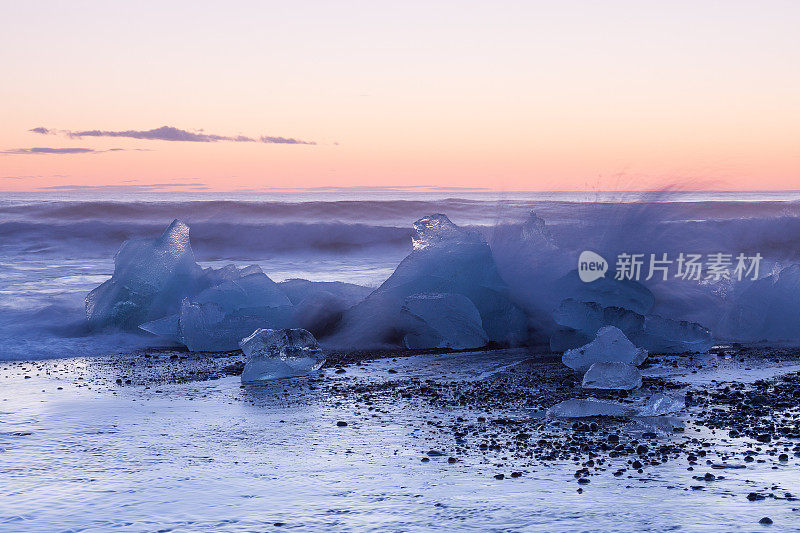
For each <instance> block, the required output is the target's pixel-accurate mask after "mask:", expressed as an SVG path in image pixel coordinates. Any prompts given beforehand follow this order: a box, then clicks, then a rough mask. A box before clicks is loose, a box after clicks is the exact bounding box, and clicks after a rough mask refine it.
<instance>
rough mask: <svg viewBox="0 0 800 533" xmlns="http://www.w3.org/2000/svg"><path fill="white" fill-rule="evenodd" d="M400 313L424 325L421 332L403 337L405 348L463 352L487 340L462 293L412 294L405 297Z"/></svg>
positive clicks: (469, 301)
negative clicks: (447, 349) (408, 315)
mask: <svg viewBox="0 0 800 533" xmlns="http://www.w3.org/2000/svg"><path fill="white" fill-rule="evenodd" d="M403 311H404V312H406V313H409V314H410V315H412V316H413V317H415V318H418V319H419V320H421V321H422V322H423V323H424V325H423V326H422V327H421V328H420V330H418V331H415V332H411V333H407V334H406V336H405V338H404V344H405V346H406V348H451V349H454V350H463V349H470V348H480V347H481V346H485V345H486V343H487V341H488V337H487V335H486V332H485V331H484V330H483V326H482V325H481V315H480V313H479V312H478V309H477V308H476V307H475V305H474V304H473V303H472V301H471V300H470V299H469V298H467V297H466V296H464V295H462V294H439V293H436V294H414V295H412V296H409V297H408V298H406V300H405V305H404V306H403Z"/></svg>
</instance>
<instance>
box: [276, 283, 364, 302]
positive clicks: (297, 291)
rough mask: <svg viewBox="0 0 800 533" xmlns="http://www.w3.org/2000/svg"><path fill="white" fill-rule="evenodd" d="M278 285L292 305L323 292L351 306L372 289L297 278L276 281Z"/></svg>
mask: <svg viewBox="0 0 800 533" xmlns="http://www.w3.org/2000/svg"><path fill="white" fill-rule="evenodd" d="M278 286H279V287H280V289H281V291H283V293H284V294H286V296H287V297H288V298H289V300H290V301H291V302H292V303H293V304H294V305H297V304H299V303H300V302H302V301H303V300H305V299H307V298H313V297H314V296H315V295H317V294H325V295H332V296H334V297H336V298H337V299H339V300H340V301H341V302H343V304H344V305H346V306H347V307H352V306H354V305H355V304H357V303H358V302H360V301H362V300H363V299H364V298H366V297H367V296H369V294H370V293H371V292H372V291H373V290H374V289H371V288H369V287H364V286H362V285H356V284H354V283H344V282H341V281H309V280H307V279H297V278H294V279H287V280H286V281H282V282H280V283H278Z"/></svg>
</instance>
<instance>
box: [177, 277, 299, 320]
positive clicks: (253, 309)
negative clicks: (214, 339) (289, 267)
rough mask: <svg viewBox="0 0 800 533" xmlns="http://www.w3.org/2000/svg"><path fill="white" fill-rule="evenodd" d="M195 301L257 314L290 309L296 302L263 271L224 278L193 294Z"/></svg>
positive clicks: (229, 311) (225, 309)
mask: <svg viewBox="0 0 800 533" xmlns="http://www.w3.org/2000/svg"><path fill="white" fill-rule="evenodd" d="M192 301H193V302H196V303H200V304H207V303H214V304H216V305H218V306H220V307H221V308H222V309H223V310H224V311H225V312H227V313H232V312H234V311H242V312H246V313H248V314H254V315H260V314H262V313H270V314H271V313H272V311H269V310H270V309H275V308H286V309H287V310H288V308H290V307H291V305H292V303H291V302H290V301H289V298H287V296H286V294H285V293H284V292H283V291H282V290H281V289H280V287H279V286H278V284H277V283H275V282H274V281H272V280H271V279H270V278H269V277H268V276H267V275H266V274H264V273H263V272H254V273H252V274H247V275H244V276H240V277H239V278H238V279H229V280H226V281H223V282H222V283H220V284H219V285H216V286H214V287H209V288H208V289H206V290H204V291H202V292H201V293H200V294H198V295H196V296H194V297H192Z"/></svg>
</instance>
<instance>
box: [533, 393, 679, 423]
mask: <svg viewBox="0 0 800 533" xmlns="http://www.w3.org/2000/svg"><path fill="white" fill-rule="evenodd" d="M684 407H686V402H685V401H684V399H683V398H673V397H671V396H667V395H666V394H664V393H662V392H657V393H655V394H654V395H653V396H651V397H650V398H648V399H647V401H646V402H645V403H644V405H640V406H638V407H637V406H634V405H630V404H620V403H616V402H610V401H606V400H598V399H597V398H585V399H584V398H570V399H569V400H564V401H563V402H560V403H557V404H556V405H554V406H552V407H550V408H549V409H548V410H547V416H549V417H554V418H584V417H590V416H618V417H625V418H629V417H654V416H663V415H668V414H671V413H674V412H676V411H680V410H681V409H683V408H684Z"/></svg>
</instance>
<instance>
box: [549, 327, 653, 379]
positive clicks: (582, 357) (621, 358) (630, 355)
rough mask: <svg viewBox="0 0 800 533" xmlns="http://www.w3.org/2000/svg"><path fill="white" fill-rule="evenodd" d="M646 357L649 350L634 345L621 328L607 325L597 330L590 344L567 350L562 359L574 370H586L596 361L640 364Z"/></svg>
mask: <svg viewBox="0 0 800 533" xmlns="http://www.w3.org/2000/svg"><path fill="white" fill-rule="evenodd" d="M646 358H647V350H645V349H643V348H637V347H636V346H634V345H633V343H632V342H631V341H629V340H628V338H627V337H626V336H625V334H624V333H622V331H621V330H620V329H619V328H616V327H614V326H606V327H603V328H600V329H599V330H598V331H597V335H596V336H595V338H594V340H593V341H592V342H590V343H589V344H586V345H585V346H581V347H580V348H575V349H572V350H567V351H566V352H565V353H564V355H563V356H562V357H561V361H562V362H563V363H564V364H565V365H567V366H568V367H570V368H571V369H573V370H577V371H579V372H586V371H587V370H589V367H590V366H592V365H593V364H594V363H599V362H612V361H617V362H622V363H628V364H631V365H640V364H642V362H644V360H645V359H646Z"/></svg>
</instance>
